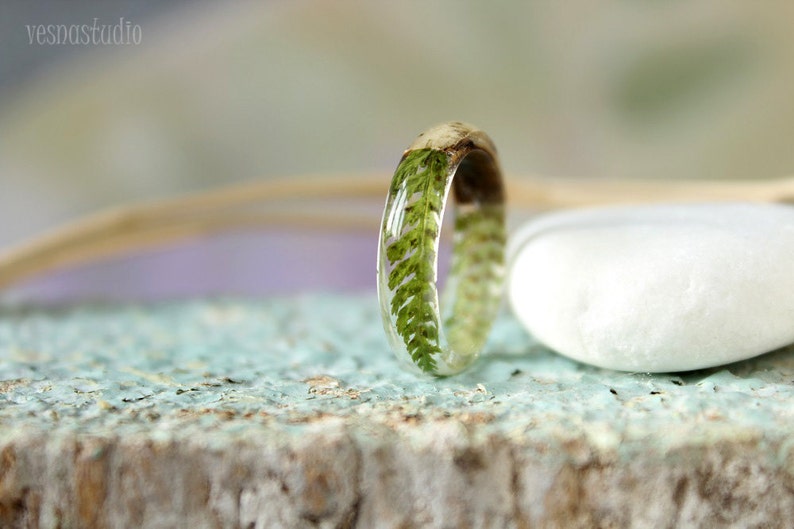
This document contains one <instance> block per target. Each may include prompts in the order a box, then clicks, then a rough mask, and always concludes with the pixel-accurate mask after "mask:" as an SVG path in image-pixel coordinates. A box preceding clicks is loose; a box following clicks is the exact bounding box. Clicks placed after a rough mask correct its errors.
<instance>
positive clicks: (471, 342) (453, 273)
mask: <svg viewBox="0 0 794 529" xmlns="http://www.w3.org/2000/svg"><path fill="white" fill-rule="evenodd" d="M460 209H462V208H460ZM506 237H507V234H506V231H505V223H504V206H503V205H501V204H494V205H482V206H481V207H479V208H476V209H468V210H466V211H458V213H457V216H456V218H455V241H454V243H453V250H452V264H451V269H450V277H454V278H455V283H454V287H452V288H453V290H452V291H450V292H447V294H449V295H450V296H449V297H448V298H445V301H448V302H449V303H450V306H448V307H446V309H448V310H446V311H445V313H446V314H447V316H446V317H445V319H444V330H445V333H446V337H447V340H448V341H449V344H450V349H451V350H453V351H455V352H456V353H457V354H458V361H461V362H465V357H466V356H467V355H472V354H476V352H477V351H479V350H480V349H481V348H482V346H483V345H484V343H485V341H486V339H487V338H488V333H489V332H490V328H491V321H492V317H493V316H494V315H495V314H496V312H498V310H499V306H500V303H501V291H500V290H499V289H498V288H494V285H501V282H502V275H503V273H504V245H505V240H506ZM448 288H450V287H448ZM448 363H454V360H453V359H452V358H450V359H449V361H448Z"/></svg>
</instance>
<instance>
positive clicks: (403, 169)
mask: <svg viewBox="0 0 794 529" xmlns="http://www.w3.org/2000/svg"><path fill="white" fill-rule="evenodd" d="M450 190H451V191H452V195H453V196H454V197H455V207H454V213H455V228H454V229H455V233H454V237H453V243H452V261H451V264H450V273H449V277H448V278H447V282H446V286H445V288H444V293H443V295H442V296H441V303H440V307H439V299H438V287H437V285H436V281H437V276H438V247H439V238H440V234H441V221H442V218H443V216H444V209H445V205H446V202H447V197H448V196H449V194H450ZM504 195H505V194H504V187H503V183H502V172H501V170H500V168H499V162H498V160H497V158H496V148H495V147H494V144H493V142H492V141H491V139H490V138H489V137H488V136H487V135H486V134H485V133H484V132H482V131H480V130H478V129H477V128H475V127H473V126H471V125H467V124H465V123H459V122H452V123H446V124H444V125H439V126H437V127H434V128H432V129H430V130H427V131H425V132H424V133H422V134H420V135H419V137H418V138H417V139H416V140H415V141H414V142H413V144H411V146H410V147H409V148H408V150H406V151H405V153H404V154H403V157H402V159H401V160H400V164H399V165H398V166H397V170H396V171H395V173H394V178H393V180H392V183H391V187H390V188H389V196H388V197H387V199H386V208H385V210H384V212H383V221H382V223H381V230H380V242H379V244H378V298H379V300H380V307H381V315H382V316H383V326H384V328H385V329H386V334H387V336H388V338H389V342H390V344H391V347H392V349H393V350H394V352H395V353H396V354H397V357H398V358H399V359H401V360H403V361H405V362H406V363H408V365H410V366H411V367H412V368H414V369H416V368H418V369H420V370H421V371H423V372H425V373H431V374H434V375H451V374H454V373H458V372H460V371H462V370H463V369H465V368H466V367H468V366H469V365H470V364H471V363H472V362H473V361H474V360H475V359H476V358H477V356H478V355H479V353H480V351H481V350H482V348H483V345H484V344H485V340H486V338H487V337H488V333H489V331H490V329H491V325H492V323H493V320H494V318H495V317H496V314H497V312H498V311H499V308H500V305H501V297H502V278H503V275H504V246H505V199H504Z"/></svg>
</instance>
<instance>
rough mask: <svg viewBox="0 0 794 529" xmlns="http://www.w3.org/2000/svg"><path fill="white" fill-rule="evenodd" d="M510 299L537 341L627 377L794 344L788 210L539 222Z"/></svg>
mask: <svg viewBox="0 0 794 529" xmlns="http://www.w3.org/2000/svg"><path fill="white" fill-rule="evenodd" d="M508 253H509V255H510V256H511V257H510V261H509V264H510V270H509V283H508V289H509V293H508V294H509V298H510V303H511V305H512V308H513V312H514V313H515V315H516V316H517V318H518V319H519V320H520V321H521V322H522V323H523V324H524V326H525V327H526V328H527V330H528V331H529V332H530V333H531V334H532V335H533V336H534V337H535V338H536V339H537V340H539V341H540V342H542V343H544V344H545V345H547V346H548V347H550V348H551V349H554V350H555V351H557V352H559V353H562V354H563V355H565V356H568V357H571V358H574V359H576V360H579V361H581V362H584V363H587V364H592V365H596V366H600V367H606V368H611V369H619V370H626V371H647V372H665V371H686V370H691V369H699V368H704V367H712V366H717V365H722V364H726V363H729V362H733V361H737V360H742V359H746V358H751V357H753V356H756V355H759V354H762V353H765V352H768V351H772V350H774V349H777V348H779V347H782V346H785V345H788V344H791V343H794V207H788V206H782V205H772V204H689V205H686V204H682V205H659V206H632V207H613V208H598V209H586V210H576V211H570V212H563V213H556V214H550V215H545V216H542V217H538V218H536V219H535V220H533V221H531V222H529V223H527V224H526V225H525V226H523V227H522V228H521V229H520V230H518V232H517V233H516V234H515V236H514V237H513V238H512V240H511V245H510V249H509V250H508Z"/></svg>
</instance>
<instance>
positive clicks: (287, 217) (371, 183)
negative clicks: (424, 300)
mask: <svg viewBox="0 0 794 529" xmlns="http://www.w3.org/2000/svg"><path fill="white" fill-rule="evenodd" d="M388 182H389V178H388V176H387V175H383V176H380V177H373V176H371V175H370V176H369V177H362V176H358V177H352V176H327V177H322V178H317V177H316V178H305V177H302V178H293V179H289V180H269V181H263V182H252V183H247V184H242V185H236V186H230V187H227V188H223V189H218V190H212V191H208V192H204V193H198V194H194V195H189V196H186V197H179V198H175V199H170V200H162V201H157V202H153V203H145V204H138V205H132V206H126V207H120V208H116V209H113V210H110V211H107V212H104V213H99V214H96V215H92V216H89V217H87V218H85V219H83V220H80V221H77V222H74V223H71V224H68V225H66V226H64V227H62V228H59V229H56V230H53V231H51V232H49V233H47V234H44V235H42V236H39V237H37V238H35V239H33V240H31V241H30V242H27V243H25V244H22V245H19V246H17V247H14V248H11V249H9V250H7V251H5V252H3V253H0V288H2V287H5V286H9V285H12V284H14V283H16V282H19V281H21V280H23V279H26V278H29V277H32V276H34V275H37V274H41V273H44V272H48V271H52V270H56V269H59V268H62V267H65V266H73V265H78V264H82V263H87V262H91V261H94V260H96V259H100V258H106V257H110V256H116V255H120V254H124V253H128V252H131V251H135V250H139V249H141V248H145V247H149V246H153V245H158V244H165V243H167V242H173V241H175V240H180V239H185V238H189V237H197V236H203V235H206V234H210V233H215V232H219V231H224V230H230V229H239V228H250V227H252V226H262V225H267V224H290V225H295V226H308V227H318V228H323V227H327V228H363V227H365V226H366V227H369V228H374V229H376V228H377V220H376V219H375V218H369V217H364V216H357V217H355V216H351V215H349V214H347V213H345V214H342V213H334V214H333V215H329V214H325V215H322V214H317V212H316V210H315V212H314V213H306V212H304V213H301V208H300V207H299V206H300V202H298V203H297V205H293V209H292V210H291V211H290V212H278V211H270V212H267V213H262V212H259V213H257V212H252V211H248V210H249V209H251V208H254V207H260V208H261V207H263V206H265V207H269V208H276V209H277V208H279V207H280V206H282V205H284V204H283V203H284V202H285V201H291V202H296V201H302V200H307V199H330V198H350V199H353V198H368V199H377V200H379V201H380V200H383V199H384V197H385V196H386V191H387V189H388ZM506 185H507V196H508V197H509V203H510V205H511V206H512V207H518V208H520V207H525V208H533V209H551V208H565V207H580V206H586V205H596V204H612V203H627V202H632V203H642V202H679V201H725V200H729V201H737V200H742V201H763V202H772V201H780V202H782V201H790V200H792V199H793V198H794V179H791V178H788V179H781V180H769V181H759V182H702V181H701V182H692V181H690V182H673V183H671V182H653V181H618V180H572V179H555V180H552V179H542V178H531V179H530V178H527V179H508V180H507V184H506Z"/></svg>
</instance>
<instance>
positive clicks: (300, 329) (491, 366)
mask: <svg viewBox="0 0 794 529" xmlns="http://www.w3.org/2000/svg"><path fill="white" fill-rule="evenodd" d="M378 318H379V314H378V309H377V303H376V300H375V299H374V298H373V297H371V296H369V295H362V296H353V297H342V296H322V295H312V296H305V297H296V298H290V299H288V298H281V299H270V300H261V301H250V300H249V301H244V300H201V301H186V302H174V303H164V304H156V305H150V306H136V305H130V306H125V305H101V304H96V305H91V304H86V305H81V306H73V307H66V308H57V309H37V308H32V307H28V308H19V307H17V308H14V307H4V308H2V310H0V360H2V363H1V364H0V380H2V383H1V385H0V402H2V406H0V421H2V424H3V425H4V426H6V428H3V432H4V434H6V435H8V434H9V430H10V429H9V427H10V426H13V429H18V428H22V427H27V426H31V427H38V428H47V429H64V430H74V431H78V432H86V433H88V432H92V431H97V432H105V431H109V430H112V431H114V432H116V433H119V434H126V433H134V432H149V431H150V429H151V428H152V421H151V420H148V419H147V416H150V415H151V416H156V418H157V420H156V424H157V425H158V432H160V433H163V434H165V433H168V432H170V431H172V430H173V432H172V433H174V434H176V435H178V434H180V433H185V432H186V431H189V429H190V428H195V429H197V430H202V429H203V428H204V426H205V425H206V424H207V423H212V424H215V425H216V426H217V427H219V428H220V429H221V430H223V429H225V428H231V429H232V430H236V429H240V428H245V427H248V426H252V427H253V426H255V425H262V424H267V423H271V422H275V423H283V424H300V423H302V422H306V421H309V420H311V419H312V418H315V417H318V416H321V415H334V416H338V417H345V418H350V419H351V420H355V421H360V420H363V419H366V418H367V417H370V416H372V417H375V416H378V415H379V414H384V413H386V412H387V411H388V410H390V409H391V408H392V407H395V406H397V407H399V409H400V410H401V411H402V412H403V413H405V414H419V415H422V416H426V417H443V416H449V415H450V414H456V415H457V414H463V413H466V414H484V416H487V417H488V420H487V421H484V422H485V423H487V424H486V425H485V426H486V427H487V428H488V429H490V430H494V431H501V432H503V433H508V434H514V435H517V436H531V438H532V439H533V440H535V441H537V440H541V439H558V438H559V437H560V436H562V437H566V436H570V437H579V436H582V435H584V436H585V437H590V438H592V439H593V440H594V441H595V442H597V444H598V445H599V446H600V445H603V447H604V448H608V447H618V446H621V447H623V448H627V447H631V446H632V442H635V441H636V442H638V443H640V447H646V445H647V444H648V443H650V444H653V445H659V447H660V448H661V447H666V446H674V445H677V444H680V443H689V442H691V441H693V440H697V441H698V442H704V443H708V442H712V441H716V440H719V439H721V438H730V439H733V438H735V437H736V436H737V435H739V434H740V433H741V432H747V433H752V434H753V435H759V434H761V435H765V436H769V437H770V438H779V437H783V436H787V435H789V434H791V433H792V431H794V426H792V420H791V419H792V415H794V412H793V411H792V410H794V407H793V406H792V402H793V401H794V353H792V352H791V351H788V350H782V351H779V352H775V353H771V354H768V355H765V356H762V357H759V358H757V359H754V360H750V361H745V362H740V363H736V364H732V365H729V366H725V367H722V368H716V369H710V370H702V371H696V372H691V373H686V374H683V375H681V376H679V375H675V374H653V375H650V374H644V373H621V372H616V371H610V370H602V369H598V368H593V367H589V366H585V365H582V364H579V363H576V362H574V361H571V360H568V359H566V358H563V357H561V356H559V355H556V354H554V353H553V352H550V351H549V350H547V349H544V348H543V347H542V346H539V345H537V344H536V343H534V342H533V341H532V340H531V339H530V338H529V337H528V336H527V335H526V334H525V333H524V331H523V330H522V328H521V327H520V325H519V324H518V323H517V322H516V321H515V320H514V319H513V318H512V317H511V316H509V315H508V314H503V315H502V316H501V317H500V319H499V320H498V322H497V324H496V327H495V329H494V332H493V334H492V336H491V338H490V341H489V343H488V346H487V350H486V352H485V354H484V356H483V358H482V359H481V360H480V361H479V362H478V363H477V364H476V365H475V366H474V367H473V368H472V369H471V370H470V371H469V372H468V373H465V374H462V375H459V376H455V377H450V378H444V379H436V378H432V377H425V376H417V375H415V374H413V373H408V372H405V371H403V370H402V369H400V367H399V366H398V365H397V362H396V360H395V359H394V357H393V355H392V354H391V353H390V351H389V350H388V346H387V344H386V340H385V337H384V335H383V330H382V327H381V325H380V321H379V320H378ZM169 420H173V421H175V422H174V423H171V422H169ZM175 424H179V428H172V427H173V426H174V425H175ZM223 425H226V426H223ZM184 428H187V429H188V430H185V429H184Z"/></svg>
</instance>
